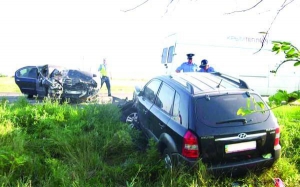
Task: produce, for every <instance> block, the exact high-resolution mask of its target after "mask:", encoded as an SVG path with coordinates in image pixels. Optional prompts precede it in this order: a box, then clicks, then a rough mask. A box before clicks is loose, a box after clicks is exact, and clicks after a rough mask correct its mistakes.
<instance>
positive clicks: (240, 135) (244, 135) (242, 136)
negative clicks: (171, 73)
mask: <svg viewBox="0 0 300 187" xmlns="http://www.w3.org/2000/svg"><path fill="white" fill-rule="evenodd" d="M238 138H239V139H245V138H247V134H246V133H240V134H239V135H238Z"/></svg>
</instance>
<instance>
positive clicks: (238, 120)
mask: <svg viewBox="0 0 300 187" xmlns="http://www.w3.org/2000/svg"><path fill="white" fill-rule="evenodd" d="M231 122H243V124H246V123H247V120H246V118H239V119H229V120H224V121H218V122H217V123H216V124H223V123H231Z"/></svg>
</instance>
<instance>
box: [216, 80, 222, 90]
mask: <svg viewBox="0 0 300 187" xmlns="http://www.w3.org/2000/svg"><path fill="white" fill-rule="evenodd" d="M222 80H223V79H221V81H220V83H219V84H218V85H217V88H220V85H221V82H222Z"/></svg>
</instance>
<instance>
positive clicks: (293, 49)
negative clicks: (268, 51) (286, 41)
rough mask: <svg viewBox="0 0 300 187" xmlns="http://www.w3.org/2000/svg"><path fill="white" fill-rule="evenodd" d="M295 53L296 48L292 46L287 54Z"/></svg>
mask: <svg viewBox="0 0 300 187" xmlns="http://www.w3.org/2000/svg"><path fill="white" fill-rule="evenodd" d="M294 53H295V48H292V49H290V50H289V51H288V52H287V55H293V54H294Z"/></svg>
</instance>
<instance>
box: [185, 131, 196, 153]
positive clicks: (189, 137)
mask: <svg viewBox="0 0 300 187" xmlns="http://www.w3.org/2000/svg"><path fill="white" fill-rule="evenodd" d="M182 155H183V156H185V157H187V158H198V157H199V148H198V139H197V137H196V136H195V135H194V134H193V133H191V132H190V131H187V132H186V134H185V135H184V137H183V147H182Z"/></svg>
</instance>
